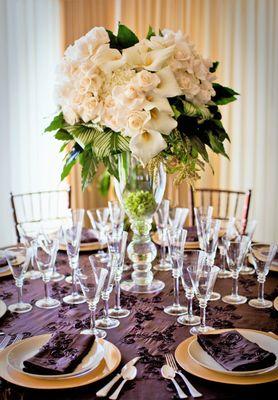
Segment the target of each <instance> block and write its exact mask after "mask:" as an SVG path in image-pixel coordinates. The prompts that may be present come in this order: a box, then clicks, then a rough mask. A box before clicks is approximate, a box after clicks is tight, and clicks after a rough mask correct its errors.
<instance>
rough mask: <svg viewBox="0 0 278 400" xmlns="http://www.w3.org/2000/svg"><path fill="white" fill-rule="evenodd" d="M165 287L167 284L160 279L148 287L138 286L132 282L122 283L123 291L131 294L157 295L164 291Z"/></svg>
mask: <svg viewBox="0 0 278 400" xmlns="http://www.w3.org/2000/svg"><path fill="white" fill-rule="evenodd" d="M164 287H165V283H164V282H162V281H159V280H158V279H154V280H153V281H152V283H150V284H149V285H146V286H141V285H136V284H135V283H134V282H133V281H132V280H129V281H123V282H122V283H121V289H122V290H125V291H126V292H129V293H141V294H148V293H156V292H160V291H161V290H162V289H164Z"/></svg>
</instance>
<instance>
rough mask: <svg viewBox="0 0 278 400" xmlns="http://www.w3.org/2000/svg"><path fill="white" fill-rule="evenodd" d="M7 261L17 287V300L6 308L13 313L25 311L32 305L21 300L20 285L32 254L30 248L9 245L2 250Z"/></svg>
mask: <svg viewBox="0 0 278 400" xmlns="http://www.w3.org/2000/svg"><path fill="white" fill-rule="evenodd" d="M4 255H5V257H6V260H7V263H8V265H9V268H10V270H11V273H12V274H13V277H14V280H15V285H16V287H17V289H18V302H17V303H16V304H11V305H9V306H8V309H9V310H10V311H11V312H15V313H19V314H21V313H26V312H28V311H31V310H32V306H31V304H29V303H24V302H23V301H22V287H23V283H24V278H25V274H26V271H27V268H28V265H29V263H30V259H31V256H32V252H31V248H30V247H26V246H23V245H19V246H17V247H10V248H7V249H5V250H4Z"/></svg>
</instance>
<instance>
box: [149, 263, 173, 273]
mask: <svg viewBox="0 0 278 400" xmlns="http://www.w3.org/2000/svg"><path fill="white" fill-rule="evenodd" d="M153 269H154V270H156V271H162V272H163V271H171V269H172V265H171V264H169V263H167V262H166V263H164V264H160V263H159V264H156V265H154V266H153Z"/></svg>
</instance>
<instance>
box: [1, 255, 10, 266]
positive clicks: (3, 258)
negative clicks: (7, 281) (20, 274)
mask: <svg viewBox="0 0 278 400" xmlns="http://www.w3.org/2000/svg"><path fill="white" fill-rule="evenodd" d="M7 264H8V263H7V260H6V257H0V268H2V267H5V266H6V265H7Z"/></svg>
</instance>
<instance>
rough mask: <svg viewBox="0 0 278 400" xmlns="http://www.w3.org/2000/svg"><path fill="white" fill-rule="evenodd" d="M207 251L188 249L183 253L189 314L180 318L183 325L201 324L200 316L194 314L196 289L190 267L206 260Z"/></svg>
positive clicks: (179, 320) (183, 270)
mask: <svg viewBox="0 0 278 400" xmlns="http://www.w3.org/2000/svg"><path fill="white" fill-rule="evenodd" d="M205 258H206V253H205V252H204V251H201V250H186V251H185V252H184V254H183V258H182V259H181V260H180V262H181V267H180V268H181V283H182V286H183V288H184V292H185V297H186V299H187V314H186V315H181V316H180V317H179V318H178V322H179V323H180V324H182V325H191V326H193V325H200V321H201V320H200V317H198V316H197V315H194V314H193V298H194V289H193V285H192V281H191V279H190V275H189V272H188V267H190V265H197V266H200V265H202V263H203V262H204V261H205Z"/></svg>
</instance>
